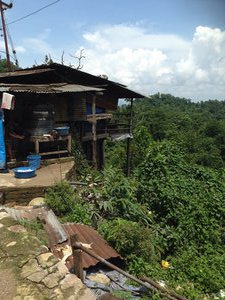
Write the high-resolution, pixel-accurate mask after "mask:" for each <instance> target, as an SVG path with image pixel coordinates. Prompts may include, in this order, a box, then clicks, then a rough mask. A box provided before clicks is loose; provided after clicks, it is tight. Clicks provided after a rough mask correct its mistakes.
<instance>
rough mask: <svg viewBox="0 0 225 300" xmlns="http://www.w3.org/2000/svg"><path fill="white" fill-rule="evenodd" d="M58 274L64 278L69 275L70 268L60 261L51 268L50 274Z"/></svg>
mask: <svg viewBox="0 0 225 300" xmlns="http://www.w3.org/2000/svg"><path fill="white" fill-rule="evenodd" d="M56 272H57V273H58V274H59V275H60V276H61V277H62V278H63V277H64V276H66V274H68V273H69V270H68V268H67V267H66V266H65V265H64V263H63V262H61V261H59V262H58V263H57V264H56V265H54V266H52V267H51V268H49V273H56Z"/></svg>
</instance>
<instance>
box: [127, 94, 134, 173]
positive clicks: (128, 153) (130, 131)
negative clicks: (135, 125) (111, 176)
mask: <svg viewBox="0 0 225 300" xmlns="http://www.w3.org/2000/svg"><path fill="white" fill-rule="evenodd" d="M132 116H133V98H132V99H130V115H129V134H130V135H131V134H132ZM130 144H131V138H128V139H127V166H126V175H127V177H129V176H130V171H131V154H130Z"/></svg>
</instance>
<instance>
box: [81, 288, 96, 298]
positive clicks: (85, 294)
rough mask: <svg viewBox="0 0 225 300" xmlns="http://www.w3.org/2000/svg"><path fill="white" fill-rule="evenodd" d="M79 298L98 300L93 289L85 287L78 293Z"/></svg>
mask: <svg viewBox="0 0 225 300" xmlns="http://www.w3.org/2000/svg"><path fill="white" fill-rule="evenodd" d="M77 299H79V300H96V296H95V295H94V293H93V292H92V291H91V290H89V289H87V288H85V289H84V290H82V291H80V292H79V293H78V297H77Z"/></svg>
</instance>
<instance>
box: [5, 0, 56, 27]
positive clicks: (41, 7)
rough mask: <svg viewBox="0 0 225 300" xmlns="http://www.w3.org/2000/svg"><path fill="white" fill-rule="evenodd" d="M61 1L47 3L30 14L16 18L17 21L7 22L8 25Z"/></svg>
mask: <svg viewBox="0 0 225 300" xmlns="http://www.w3.org/2000/svg"><path fill="white" fill-rule="evenodd" d="M59 1H61V0H56V1H54V2H51V3H49V4H48V5H45V6H43V7H41V8H39V9H37V10H35V11H33V12H31V13H29V14H27V15H25V16H23V17H21V18H19V19H16V20H15V21H12V22H9V23H7V25H11V24H14V23H17V22H19V21H22V20H24V19H26V18H28V17H30V16H33V15H34V14H36V13H38V12H40V11H42V10H44V9H46V8H48V7H49V6H52V5H54V4H56V3H57V2H59Z"/></svg>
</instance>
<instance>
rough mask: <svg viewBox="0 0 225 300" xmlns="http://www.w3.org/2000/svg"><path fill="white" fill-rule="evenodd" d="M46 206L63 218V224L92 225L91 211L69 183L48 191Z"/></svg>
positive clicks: (63, 183) (58, 185)
mask: <svg viewBox="0 0 225 300" xmlns="http://www.w3.org/2000/svg"><path fill="white" fill-rule="evenodd" d="M45 199H46V204H47V205H48V206H49V207H50V208H51V209H52V210H53V211H54V212H55V214H56V215H57V216H59V217H61V220H62V221H63V222H77V223H83V224H90V223H91V219H90V209H89V206H88V204H86V203H85V202H83V201H82V200H81V199H80V198H79V196H78V195H77V194H75V193H74V191H73V188H72V187H71V186H70V185H69V184H68V183H67V182H61V183H59V184H57V185H55V186H54V187H51V188H49V189H48V190H47V192H46V194H45Z"/></svg>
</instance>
